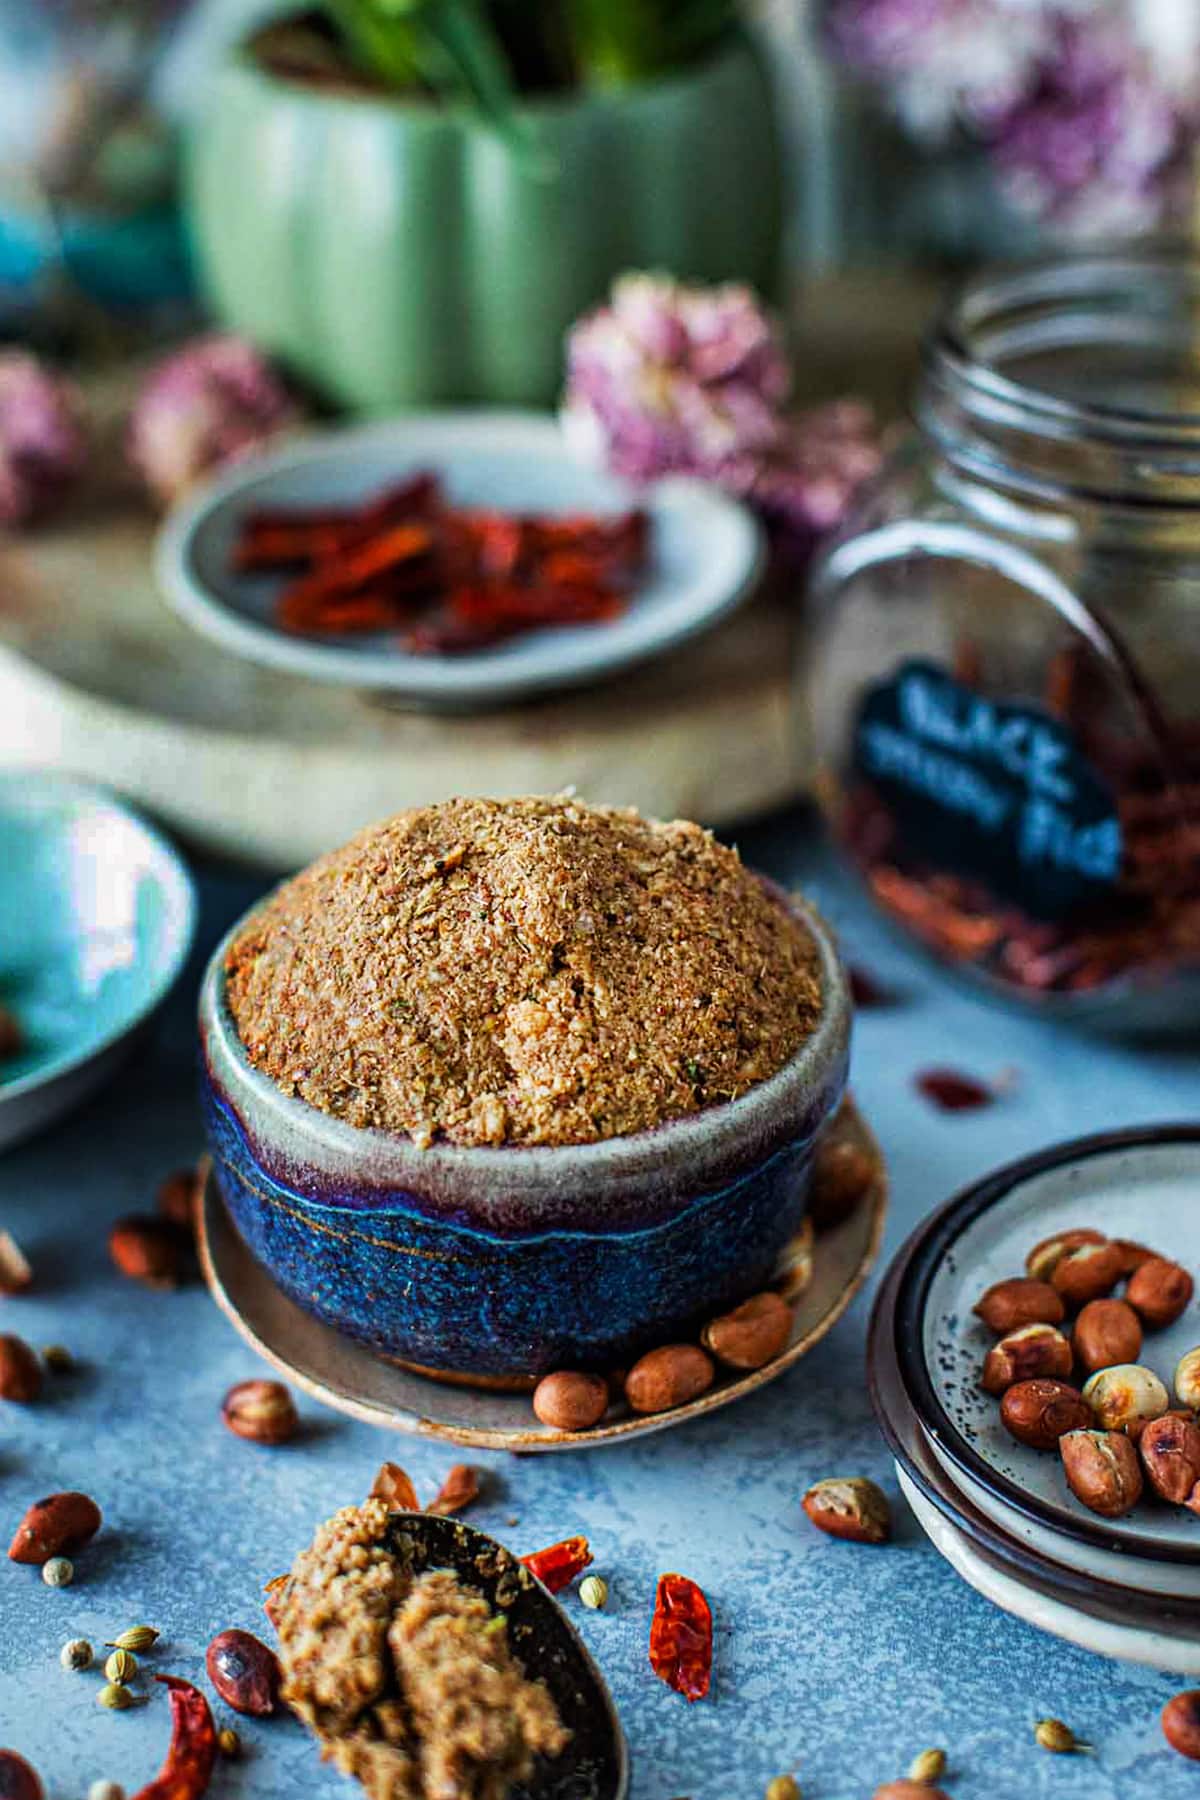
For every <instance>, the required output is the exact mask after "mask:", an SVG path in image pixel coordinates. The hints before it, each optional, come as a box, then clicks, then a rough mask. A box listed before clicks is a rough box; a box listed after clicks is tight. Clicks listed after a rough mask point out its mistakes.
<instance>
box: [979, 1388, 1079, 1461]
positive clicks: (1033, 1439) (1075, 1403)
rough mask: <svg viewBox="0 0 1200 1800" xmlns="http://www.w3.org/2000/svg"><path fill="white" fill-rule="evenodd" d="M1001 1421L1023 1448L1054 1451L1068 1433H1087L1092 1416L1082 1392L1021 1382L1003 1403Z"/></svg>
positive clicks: (1006, 1396) (1001, 1403)
mask: <svg viewBox="0 0 1200 1800" xmlns="http://www.w3.org/2000/svg"><path fill="white" fill-rule="evenodd" d="M1000 1419H1001V1422H1002V1424H1003V1425H1004V1427H1005V1429H1006V1430H1007V1431H1008V1432H1009V1433H1010V1434H1011V1435H1012V1436H1013V1437H1015V1438H1016V1440H1017V1442H1018V1443H1019V1444H1028V1445H1029V1447H1030V1448H1031V1449H1032V1450H1053V1449H1054V1447H1055V1445H1056V1444H1057V1443H1058V1440H1059V1438H1060V1437H1061V1436H1062V1435H1063V1433H1064V1431H1081V1430H1084V1429H1085V1428H1086V1427H1087V1426H1088V1425H1090V1424H1091V1422H1092V1415H1091V1410H1090V1408H1089V1407H1088V1404H1087V1402H1086V1400H1085V1399H1084V1398H1083V1395H1082V1394H1081V1393H1080V1392H1079V1389H1078V1388H1073V1387H1071V1386H1070V1384H1069V1383H1068V1382H1065V1381H1018V1382H1017V1383H1016V1384H1015V1386H1013V1387H1010V1388H1009V1389H1008V1392H1007V1393H1006V1394H1005V1396H1004V1398H1003V1400H1002V1401H1001V1402H1000Z"/></svg>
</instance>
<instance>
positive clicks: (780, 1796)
mask: <svg viewBox="0 0 1200 1800" xmlns="http://www.w3.org/2000/svg"><path fill="white" fill-rule="evenodd" d="M766 1800H800V1784H799V1782H798V1781H797V1780H796V1777H795V1776H794V1775H776V1777H775V1779H774V1780H773V1781H768V1783H767V1793H766Z"/></svg>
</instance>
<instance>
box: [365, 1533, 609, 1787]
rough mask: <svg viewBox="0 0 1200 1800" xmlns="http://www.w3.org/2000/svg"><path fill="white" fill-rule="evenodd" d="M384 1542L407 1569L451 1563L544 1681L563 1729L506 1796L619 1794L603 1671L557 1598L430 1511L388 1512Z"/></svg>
mask: <svg viewBox="0 0 1200 1800" xmlns="http://www.w3.org/2000/svg"><path fill="white" fill-rule="evenodd" d="M385 1542H386V1545H387V1549H388V1551H389V1552H390V1553H391V1555H393V1556H394V1557H395V1558H396V1560H397V1561H398V1562H400V1563H401V1564H403V1565H405V1566H406V1567H408V1568H410V1569H411V1570H412V1572H413V1574H414V1575H420V1574H422V1573H424V1571H425V1570H427V1569H452V1570H453V1571H454V1573H455V1575H457V1577H458V1579H459V1580H460V1581H461V1582H462V1584H463V1585H464V1587H470V1588H474V1589H475V1590H476V1591H477V1592H478V1593H481V1594H482V1595H483V1596H484V1598H485V1599H486V1600H487V1602H488V1604H489V1606H491V1607H492V1608H493V1609H494V1610H495V1611H496V1612H502V1613H503V1614H504V1615H505V1617H506V1618H507V1621H508V1641H509V1643H510V1644H511V1646H512V1649H513V1652H514V1654H515V1655H516V1657H517V1658H518V1660H519V1661H520V1664H521V1667H522V1668H523V1669H524V1671H525V1673H526V1674H527V1675H528V1676H529V1677H530V1678H531V1679H532V1680H538V1679H540V1680H542V1681H544V1682H545V1684H546V1686H547V1687H548V1688H549V1690H550V1693H551V1695H552V1696H553V1699H554V1703H555V1705H556V1706H557V1708H558V1713H559V1717H560V1718H561V1720H562V1722H563V1724H564V1725H565V1726H566V1727H567V1728H568V1730H569V1731H570V1733H571V1740H570V1742H569V1743H568V1745H567V1747H566V1749H565V1750H564V1751H563V1752H562V1754H561V1755H560V1756H556V1757H554V1758H553V1759H550V1758H546V1757H539V1758H538V1763H537V1768H536V1771H535V1773H534V1776H533V1778H532V1780H531V1781H529V1782H528V1783H527V1784H526V1785H525V1786H523V1787H514V1788H513V1790H512V1800H624V1795H625V1792H626V1788H627V1785H628V1779H629V1759H628V1753H627V1750H626V1747H625V1736H624V1733H623V1732H622V1730H621V1723H620V1720H619V1719H618V1718H617V1713H616V1708H615V1707H614V1706H613V1702H612V1696H611V1694H610V1693H609V1691H608V1688H607V1686H606V1684H605V1681H604V1677H603V1676H602V1675H601V1673H600V1671H599V1669H598V1668H597V1667H596V1665H595V1663H594V1662H593V1661H592V1659H591V1657H590V1655H589V1654H588V1652H587V1650H586V1648H585V1647H584V1643H583V1640H582V1639H581V1638H580V1636H579V1634H578V1633H577V1632H576V1630H575V1627H574V1626H573V1625H572V1624H571V1622H570V1620H569V1619H568V1618H567V1615H566V1613H565V1612H564V1611H563V1609H562V1607H561V1606H560V1605H559V1604H558V1602H557V1600H555V1599H554V1598H553V1596H552V1595H551V1594H549V1593H548V1592H547V1591H546V1589H545V1588H544V1587H543V1586H542V1584H541V1582H540V1581H538V1580H537V1579H536V1578H535V1577H534V1576H533V1575H531V1574H530V1572H529V1570H528V1569H527V1568H525V1567H524V1565H523V1564H522V1563H520V1562H519V1561H518V1560H517V1558H516V1557H515V1556H514V1555H513V1554H512V1552H511V1550H506V1549H505V1548H504V1545H503V1544H500V1543H497V1541H496V1539H495V1538H493V1537H489V1536H488V1535H487V1533H486V1532H483V1531H476V1530H475V1529H474V1527H473V1526H470V1525H464V1524H463V1523H462V1522H461V1521H460V1520H458V1519H448V1518H443V1517H441V1515H440V1514H437V1513H408V1512H397V1513H393V1514H392V1516H391V1518H390V1519H389V1521H388V1531H387V1537H386V1539H385Z"/></svg>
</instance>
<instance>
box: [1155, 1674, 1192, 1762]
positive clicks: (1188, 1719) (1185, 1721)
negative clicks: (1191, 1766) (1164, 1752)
mask: <svg viewBox="0 0 1200 1800" xmlns="http://www.w3.org/2000/svg"><path fill="white" fill-rule="evenodd" d="M1162 1730H1163V1736H1164V1737H1165V1738H1166V1740H1167V1742H1168V1744H1170V1746H1171V1748H1172V1750H1177V1751H1178V1752H1179V1754H1180V1756H1186V1757H1187V1758H1188V1760H1189V1761H1190V1762H1200V1688H1189V1689H1188V1690H1187V1691H1186V1692H1185V1693H1182V1694H1176V1695H1175V1697H1174V1698H1173V1699H1171V1700H1168V1701H1167V1704H1166V1705H1165V1706H1164V1707H1163V1709H1162Z"/></svg>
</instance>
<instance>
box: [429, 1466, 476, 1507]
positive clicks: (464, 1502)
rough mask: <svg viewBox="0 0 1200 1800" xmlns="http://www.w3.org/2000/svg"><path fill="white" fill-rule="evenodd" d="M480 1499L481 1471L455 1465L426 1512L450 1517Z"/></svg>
mask: <svg viewBox="0 0 1200 1800" xmlns="http://www.w3.org/2000/svg"><path fill="white" fill-rule="evenodd" d="M478 1498H479V1471H478V1469H473V1468H471V1466H470V1465H469V1464H468V1463H455V1465H454V1467H453V1468H452V1469H451V1470H450V1473H449V1474H448V1475H447V1477H446V1479H445V1481H443V1483H442V1485H441V1487H440V1488H439V1489H438V1492H437V1495H436V1496H435V1498H434V1499H432V1500H431V1501H430V1502H429V1505H428V1506H427V1507H426V1508H425V1511H426V1512H431V1513H441V1514H442V1515H443V1516H445V1517H448V1516H449V1515H450V1514H451V1513H458V1512H461V1511H462V1510H463V1508H464V1507H465V1506H470V1505H471V1503H472V1501H474V1500H478Z"/></svg>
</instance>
